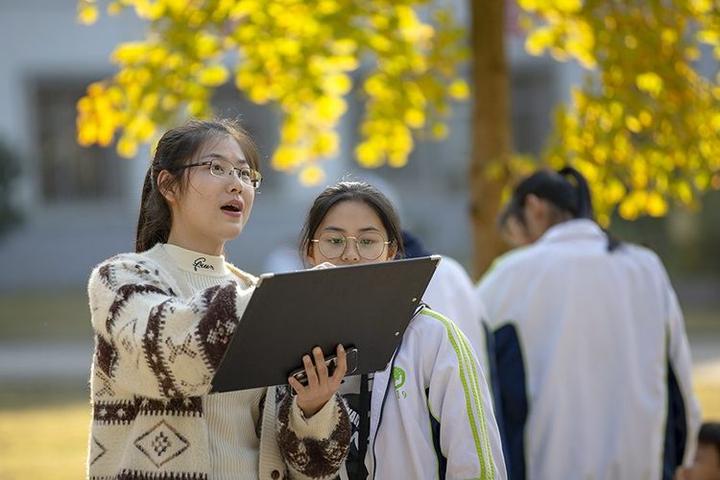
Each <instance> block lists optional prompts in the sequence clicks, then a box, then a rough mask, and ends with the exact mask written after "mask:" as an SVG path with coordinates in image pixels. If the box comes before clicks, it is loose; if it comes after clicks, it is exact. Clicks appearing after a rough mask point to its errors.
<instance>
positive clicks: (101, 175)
mask: <svg viewBox="0 0 720 480" xmlns="http://www.w3.org/2000/svg"><path fill="white" fill-rule="evenodd" d="M88 83H89V80H76V81H70V80H58V79H52V80H41V81H38V82H37V83H36V88H35V92H34V93H35V95H34V111H35V118H34V122H33V123H34V126H35V135H36V136H35V145H36V152H37V155H38V161H39V169H38V171H39V175H40V182H41V185H40V190H41V192H42V196H43V199H44V200H45V201H46V202H63V201H97V200H111V199H115V198H118V197H120V196H121V195H122V193H123V192H124V188H125V185H126V178H127V175H126V172H127V168H128V166H129V165H128V162H129V160H126V159H122V158H120V157H119V156H118V155H117V154H116V153H115V150H114V148H112V147H108V148H101V147H89V148H88V147H81V146H80V145H78V144H77V142H76V140H75V112H76V110H75V104H76V103H77V101H78V99H80V98H81V97H82V95H83V94H84V93H85V87H86V85H87V84H88Z"/></svg>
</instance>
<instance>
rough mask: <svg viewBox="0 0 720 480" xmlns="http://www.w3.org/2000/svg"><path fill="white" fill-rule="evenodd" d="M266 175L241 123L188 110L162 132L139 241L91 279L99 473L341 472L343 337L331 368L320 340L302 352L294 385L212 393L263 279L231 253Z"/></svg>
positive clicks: (91, 466) (94, 458)
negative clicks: (228, 247) (182, 121)
mask: <svg viewBox="0 0 720 480" xmlns="http://www.w3.org/2000/svg"><path fill="white" fill-rule="evenodd" d="M261 179H262V177H261V175H260V173H259V171H258V154H257V151H256V149H255V147H254V145H253V142H252V141H251V139H250V138H249V137H248V135H247V134H246V133H245V132H244V131H243V130H241V129H240V128H239V126H237V125H236V124H235V123H233V122H230V121H226V120H221V121H192V122H190V123H188V124H186V125H185V126H182V127H179V128H175V129H172V130H170V131H168V132H167V133H165V135H163V137H162V138H161V139H160V142H159V143H158V146H157V150H156V152H155V156H154V158H153V161H152V164H151V165H150V167H149V168H148V172H147V175H146V177H145V185H144V187H143V192H142V201H141V207H140V217H139V220H138V227H137V239H136V252H135V253H126V254H120V255H117V256H115V257H112V258H110V259H108V260H106V261H105V262H103V263H101V264H100V265H98V266H97V267H96V268H95V269H94V270H93V272H92V274H91V276H90V281H89V287H88V291H89V298H90V308H91V313H92V325H93V329H94V333H95V354H94V357H93V366H92V375H91V395H92V410H93V421H92V426H91V432H90V434H91V438H90V442H89V443H90V452H89V459H88V476H89V478H91V479H104V480H106V479H107V480H109V479H140V478H165V479H180V478H186V479H190V478H193V479H216V480H224V479H258V478H260V479H263V480H264V479H268V480H270V479H272V480H277V479H280V478H296V479H330V478H334V477H335V476H336V474H337V471H338V469H339V468H340V466H341V464H342V462H343V460H344V458H345V454H346V452H347V445H348V443H349V441H350V423H349V419H348V415H347V411H346V409H345V406H344V404H343V402H342V400H341V399H340V397H339V396H337V395H336V391H337V390H338V388H339V386H340V382H341V379H342V376H343V375H344V373H345V371H346V364H345V353H344V351H343V350H342V348H341V347H338V350H337V355H338V367H337V369H336V371H335V373H334V374H333V375H332V376H329V375H328V371H327V369H326V367H325V363H324V358H323V355H322V352H321V351H319V349H316V350H315V351H314V352H313V355H314V359H310V358H309V357H308V356H306V357H305V358H304V359H302V361H303V363H304V365H305V368H306V373H307V375H308V377H310V378H311V379H312V380H313V381H312V382H311V383H310V385H309V386H308V387H302V388H298V391H297V392H296V393H297V394H296V395H295V396H292V397H290V395H288V393H287V389H276V388H272V387H271V388H259V389H252V390H244V391H237V392H227V393H222V394H213V395H209V394H208V392H209V391H210V388H211V380H212V378H213V375H214V372H215V370H216V369H217V367H218V365H219V363H220V360H221V359H222V357H223V354H224V352H225V349H226V348H227V346H228V344H229V342H230V339H231V337H232V335H233V332H234V330H235V328H236V326H237V325H238V322H240V319H241V317H242V314H243V311H244V309H245V307H246V305H247V303H248V300H249V298H250V296H251V294H252V291H253V288H254V285H255V284H256V279H255V277H253V276H252V275H250V274H248V273H245V272H243V271H242V270H240V269H238V268H236V267H234V266H233V265H231V264H230V263H228V262H226V261H225V258H224V256H223V252H224V246H225V243H226V242H228V241H230V240H232V239H234V238H235V237H237V236H238V235H240V233H241V232H242V230H243V228H244V226H245V224H246V223H247V221H248V219H249V217H250V212H251V210H252V206H253V202H254V199H255V190H256V189H257V188H258V187H259V185H260V182H261ZM299 360H300V359H299ZM258 361H260V359H258ZM248 368H252V365H248Z"/></svg>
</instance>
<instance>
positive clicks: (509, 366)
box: [477, 167, 700, 480]
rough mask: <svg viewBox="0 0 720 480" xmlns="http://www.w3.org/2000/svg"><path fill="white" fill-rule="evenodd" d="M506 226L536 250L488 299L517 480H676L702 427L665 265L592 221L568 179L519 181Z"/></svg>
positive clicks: (511, 470)
mask: <svg viewBox="0 0 720 480" xmlns="http://www.w3.org/2000/svg"><path fill="white" fill-rule="evenodd" d="M504 215H505V216H506V217H508V218H513V219H516V221H517V222H518V225H517V227H519V229H520V231H521V233H522V234H523V235H524V236H525V237H526V238H527V239H528V240H529V241H530V242H531V243H530V244H529V245H527V246H526V247H524V248H520V249H516V250H515V251H512V252H510V253H508V254H506V255H505V256H503V257H502V258H501V259H500V260H499V261H497V262H496V263H495V264H494V265H493V267H492V268H491V269H490V270H489V272H488V273H487V274H486V275H485V276H484V278H483V279H482V280H481V281H480V283H479V285H478V289H477V293H478V296H479V298H480V299H482V301H483V302H484V304H485V305H486V307H487V310H488V317H489V318H488V321H489V323H490V325H491V328H492V331H493V334H494V336H495V352H496V357H497V358H496V361H497V368H498V377H499V388H500V398H501V403H502V408H501V411H502V415H503V418H502V423H503V425H504V433H505V438H504V440H505V442H504V443H505V447H506V449H507V452H508V457H507V458H506V464H507V468H508V474H509V478H511V479H514V480H518V479H532V480H549V479H553V480H555V479H566V478H568V479H569V478H592V479H594V480H611V479H612V480H637V479H664V480H670V479H671V478H672V476H673V474H674V472H675V470H676V468H677V467H678V466H679V465H682V464H685V465H689V464H690V462H691V460H692V458H693V455H694V452H695V439H696V432H697V428H698V426H699V418H700V417H699V409H698V406H697V402H696V401H695V398H694V396H693V392H692V387H691V361H690V350H689V346H688V341H687V336H686V333H685V326H684V322H683V316H682V313H681V310H680V306H679V304H678V301H677V298H676V296H675V293H674V291H673V288H672V286H671V284H670V280H669V278H668V275H667V273H666V271H665V268H664V267H663V265H662V262H661V261H660V259H659V258H658V257H657V256H656V255H655V254H654V253H653V252H651V251H650V250H648V249H646V248H642V247H639V246H636V245H631V244H627V243H620V242H618V241H617V240H615V239H614V238H612V237H611V236H609V235H608V234H607V233H606V232H604V231H603V230H602V229H601V228H600V226H599V225H598V224H597V223H595V221H594V220H593V209H592V202H591V196H590V190H589V187H588V185H587V182H586V181H585V179H584V178H583V176H582V175H581V174H580V173H579V172H578V171H577V170H575V169H573V168H570V167H567V168H564V169H562V170H560V171H559V172H553V171H548V170H540V171H538V172H536V173H534V174H532V175H530V176H529V177H527V178H525V179H524V180H522V181H521V182H520V183H519V184H518V185H517V186H516V187H515V190H514V192H513V195H512V198H511V200H510V202H509V204H508V206H507V207H506V209H505V211H504Z"/></svg>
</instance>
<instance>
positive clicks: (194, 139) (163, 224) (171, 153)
mask: <svg viewBox="0 0 720 480" xmlns="http://www.w3.org/2000/svg"><path fill="white" fill-rule="evenodd" d="M222 135H229V136H230V137H232V138H234V139H235V140H236V141H237V143H238V145H240V149H241V150H242V152H243V154H244V155H245V159H246V160H247V161H248V164H249V165H250V166H251V167H252V168H254V169H255V170H258V171H259V170H260V162H259V155H258V151H257V148H256V147H255V143H254V142H253V141H252V139H251V138H250V136H249V135H248V133H247V132H246V131H245V130H244V129H243V128H242V127H241V126H240V124H239V123H238V122H237V121H235V120H228V119H217V120H191V121H189V122H187V123H186V124H185V125H182V126H180V127H177V128H173V129H171V130H168V131H167V132H165V134H164V135H163V136H162V138H160V141H159V142H158V144H157V149H156V150H155V156H154V157H153V160H152V163H151V164H150V166H149V167H148V170H147V173H146V174H145V183H144V184H143V190H142V199H141V200H140V215H139V216H138V224H137V234H136V237H135V251H136V252H144V251H145V250H148V249H150V248H152V247H153V246H154V245H155V244H157V243H165V242H167V240H168V236H169V235H170V227H171V226H172V212H171V210H170V206H169V205H168V203H167V200H165V197H164V196H163V194H162V192H164V191H168V190H172V189H177V191H178V192H179V193H183V192H184V191H185V188H186V187H187V179H188V173H187V172H188V169H179V168H178V167H182V166H183V165H186V164H187V163H190V162H191V161H192V160H193V158H194V157H195V156H197V154H198V152H199V151H200V149H201V148H202V147H203V146H204V145H205V144H206V143H207V142H208V141H211V140H213V139H217V138H218V137H220V136H222ZM163 170H167V171H168V172H169V173H170V175H168V176H167V178H166V179H165V180H164V181H163V182H162V185H158V182H157V178H158V174H159V173H160V172H161V171H163Z"/></svg>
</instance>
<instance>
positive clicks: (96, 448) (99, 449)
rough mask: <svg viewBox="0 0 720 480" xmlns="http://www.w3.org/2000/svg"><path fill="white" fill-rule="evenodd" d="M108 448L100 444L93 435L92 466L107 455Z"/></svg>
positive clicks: (91, 447)
mask: <svg viewBox="0 0 720 480" xmlns="http://www.w3.org/2000/svg"><path fill="white" fill-rule="evenodd" d="M106 452H107V448H105V447H104V446H103V444H102V443H100V442H98V439H97V438H95V436H94V435H93V437H92V440H91V441H90V465H92V464H93V463H95V462H97V461H98V459H99V458H100V457H102V456H103V455H105V453H106Z"/></svg>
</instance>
